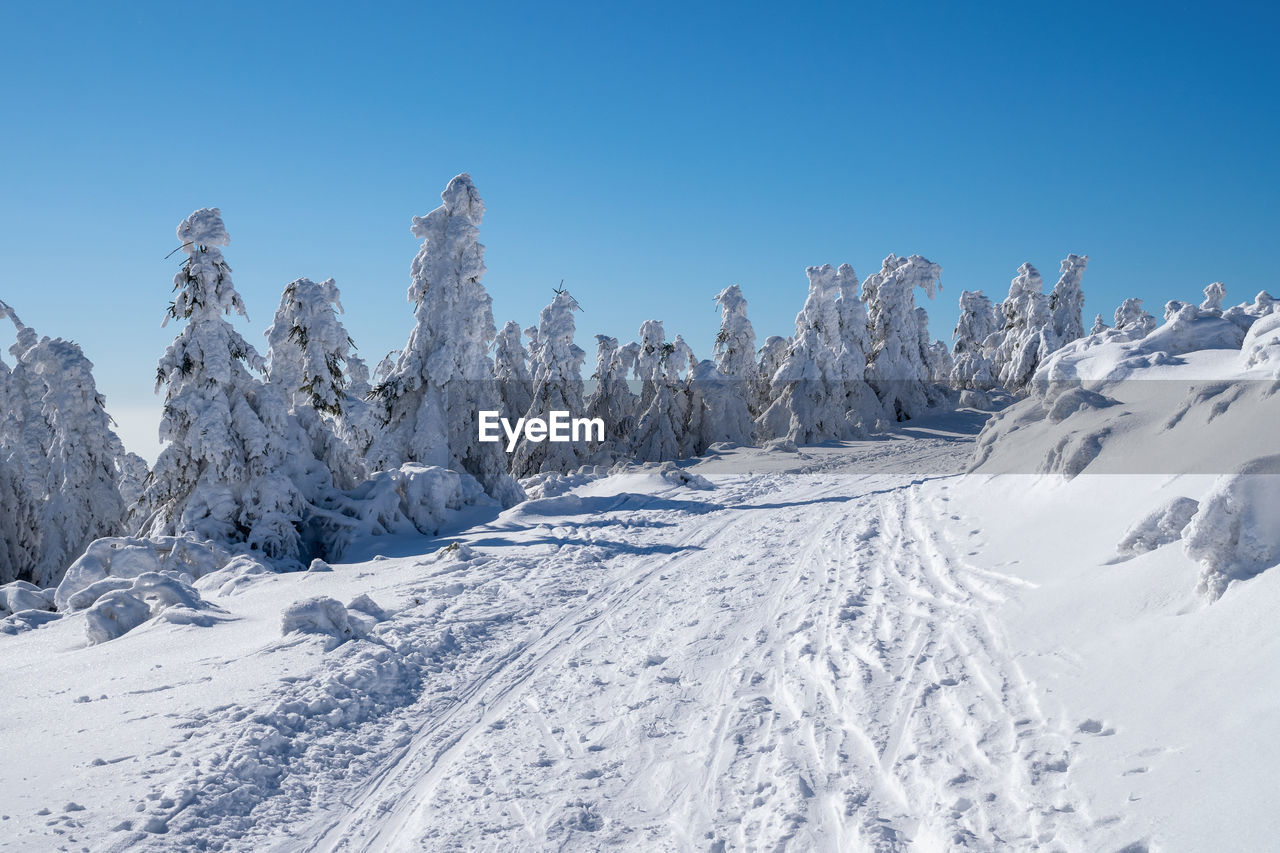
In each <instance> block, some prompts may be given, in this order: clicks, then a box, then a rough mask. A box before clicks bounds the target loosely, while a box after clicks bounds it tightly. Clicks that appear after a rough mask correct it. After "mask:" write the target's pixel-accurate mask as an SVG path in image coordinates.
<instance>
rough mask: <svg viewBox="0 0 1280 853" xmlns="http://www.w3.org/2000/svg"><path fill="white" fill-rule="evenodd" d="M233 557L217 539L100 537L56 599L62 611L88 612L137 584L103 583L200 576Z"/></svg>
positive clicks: (75, 565)
mask: <svg viewBox="0 0 1280 853" xmlns="http://www.w3.org/2000/svg"><path fill="white" fill-rule="evenodd" d="M231 558H232V554H231V552H230V551H228V550H226V549H225V548H222V547H221V546H219V545H215V544H214V543H213V542H201V541H198V540H196V539H192V538H188V537H185V536H159V537H155V538H152V539H133V538H129V537H112V538H106V539H98V540H95V541H94V542H93V543H92V544H90V545H89V547H88V548H87V549H86V550H85V552H84V554H82V555H81V556H80V557H79V559H77V560H76V561H75V562H74V563H72V564H71V566H70V567H69V568H68V569H67V573H66V575H65V576H63V578H62V582H61V583H59V584H58V588H57V590H56V591H55V592H54V596H53V601H54V604H55V606H56V607H57V608H58V610H59V611H63V612H67V611H75V610H83V609H84V608H86V607H88V606H89V605H91V604H93V603H94V601H96V600H97V598H98V596H99V595H101V594H102V593H105V592H107V591H108V590H111V589H127V588H128V587H130V586H132V583H131V582H128V583H114V584H113V583H107V584H101V583H100V582H102V581H106V580H108V579H114V580H115V581H120V580H125V581H131V579H132V578H136V577H138V576H139V575H143V574H146V573H148V572H157V573H163V574H169V575H172V576H174V577H178V576H182V575H186V576H189V577H190V578H192V579H194V578H199V577H201V576H203V575H206V574H209V573H211V572H215V571H217V570H218V569H221V568H222V567H223V566H225V565H226V564H227V563H228V562H229V561H230V560H231ZM95 585H97V586H95ZM94 590H97V595H95V594H93V591H94ZM73 599H74V602H73Z"/></svg>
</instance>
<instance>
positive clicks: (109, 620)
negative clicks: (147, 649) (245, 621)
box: [84, 572, 230, 645]
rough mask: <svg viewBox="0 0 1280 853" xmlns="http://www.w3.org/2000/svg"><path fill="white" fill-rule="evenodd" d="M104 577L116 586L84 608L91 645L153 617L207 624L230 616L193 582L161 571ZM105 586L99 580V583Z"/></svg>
mask: <svg viewBox="0 0 1280 853" xmlns="http://www.w3.org/2000/svg"><path fill="white" fill-rule="evenodd" d="M104 580H105V582H106V583H109V584H110V585H111V586H113V587H115V588H113V589H102V590H101V592H100V594H98V595H96V596H94V601H93V602H92V603H91V604H89V605H88V606H87V609H86V610H85V614H84V615H85V634H86V635H87V637H88V640H89V645H97V644H98V643H104V642H106V641H108V640H114V639H116V638H118V637H121V636H123V635H125V634H127V633H128V632H129V631H132V630H133V629H134V628H137V627H138V626H140V625H142V624H143V623H144V622H147V621H149V620H151V619H160V620H161V621H165V622H170V623H172V624H175V625H198V626H201V627H208V626H210V625H213V624H214V623H216V622H220V621H223V620H225V619H228V618H230V617H229V616H228V615H227V613H226V611H224V610H222V608H220V607H217V606H215V605H213V604H210V603H208V602H207V601H205V600H204V599H202V598H201V597H200V593H199V592H197V591H196V589H195V588H194V587H193V586H191V585H190V584H188V583H185V582H184V581H181V580H179V579H178V578H175V577H170V576H167V575H162V574H160V573H159V572H146V573H145V574H141V575H138V576H137V577H136V578H134V579H133V580H132V581H129V580H126V579H124V578H107V579H104ZM121 584H127V586H121ZM104 585H105V584H104V582H103V581H100V582H99V583H98V584H97V585H96V586H99V587H101V586H104ZM91 588H92V586H91V587H90V588H88V589H91Z"/></svg>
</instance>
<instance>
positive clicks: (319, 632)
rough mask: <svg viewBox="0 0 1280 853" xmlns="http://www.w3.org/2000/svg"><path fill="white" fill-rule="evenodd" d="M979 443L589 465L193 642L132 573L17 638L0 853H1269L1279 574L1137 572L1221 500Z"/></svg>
mask: <svg viewBox="0 0 1280 853" xmlns="http://www.w3.org/2000/svg"><path fill="white" fill-rule="evenodd" d="M980 420H981V419H980V418H977V419H975V417H974V416H970V415H966V414H964V413H959V414H956V415H950V416H946V417H944V418H940V419H934V420H927V419H926V420H917V421H915V422H913V425H912V426H911V427H909V428H907V429H906V430H903V431H899V432H896V433H892V434H890V435H889V436H886V437H882V438H876V439H872V440H865V441H858V442H847V443H844V444H831V445H823V446H818V447H806V448H804V449H803V450H802V451H801V452H798V453H797V452H792V453H769V452H767V451H764V450H760V449H753V448H744V447H728V446H718V447H716V448H713V449H712V450H713V453H712V454H711V455H710V456H708V458H706V459H705V460H702V461H698V462H696V463H693V464H690V463H680V464H673V463H670V462H668V463H665V464H662V465H643V466H623V467H620V468H618V469H617V470H616V471H615V472H614V473H612V474H608V475H605V473H604V472H603V471H600V470H590V471H584V472H582V473H581V474H580V475H575V477H576V479H573V480H572V481H571V482H567V483H565V484H564V486H566V487H567V488H564V487H558V488H557V489H556V496H550V495H548V496H546V497H543V498H542V499H539V500H530V501H527V502H525V503H523V504H520V505H519V506H517V507H515V508H512V509H509V510H506V511H505V512H502V513H501V514H498V512H497V509H496V508H495V509H494V511H493V513H492V514H491V515H490V516H488V518H487V520H486V519H482V520H480V521H479V523H476V521H475V520H474V519H472V520H465V519H464V520H460V521H459V523H460V524H461V525H464V526H463V527H455V528H454V532H452V533H449V534H447V535H445V536H444V537H443V538H440V539H435V540H431V539H427V538H423V537H421V536H413V535H402V536H401V537H399V538H396V537H383V538H381V539H380V540H372V541H374V542H379V543H380V547H381V548H382V549H383V550H382V554H388V555H391V556H388V557H382V558H381V559H379V557H381V554H372V553H371V554H369V555H367V556H368V561H366V562H338V561H330V562H331V568H332V571H326V572H308V573H294V574H277V573H274V572H264V573H258V574H249V575H244V576H243V577H246V578H249V579H250V582H248V583H245V584H239V585H234V586H231V587H230V588H226V581H227V579H228V576H229V575H230V574H233V573H234V572H235V570H234V568H233V566H232V565H230V564H228V565H227V566H225V567H223V568H214V569H213V570H212V571H210V572H208V573H202V576H201V577H199V578H197V579H196V580H194V583H186V584H185V586H184V585H174V586H169V587H167V588H168V589H170V590H177V591H178V593H175V594H179V593H180V594H182V595H189V594H190V592H189V591H190V590H193V589H194V590H196V591H198V593H199V595H200V598H201V600H203V601H204V602H206V603H207V604H208V605H210V606H216V607H217V608H219V609H220V610H221V611H223V613H221V614H219V615H220V617H221V618H219V619H218V620H217V621H214V622H213V623H212V624H210V625H209V626H207V627H197V626H192V625H190V624H179V623H175V622H171V621H165V620H163V619H153V618H150V617H151V609H150V607H149V606H148V605H147V603H146V601H145V600H144V599H145V596H146V595H147V592H146V590H147V589H156V586H155V584H156V581H154V580H152V579H153V578H158V577H162V578H165V579H168V578H169V577H170V575H168V574H166V575H163V576H159V575H154V574H148V573H145V572H144V573H141V574H136V575H131V572H132V568H130V569H126V568H125V566H126V565H130V566H132V565H137V566H144V565H150V564H151V563H150V558H149V557H146V556H145V555H141V556H139V557H136V558H135V557H130V556H125V555H121V556H120V557H119V558H118V559H119V560H120V561H121V562H120V564H119V565H120V570H119V571H118V572H113V573H111V574H105V575H104V577H109V578H115V579H119V580H122V581H123V582H125V583H128V584H130V585H131V589H130V590H129V591H124V592H109V593H107V596H115V598H106V596H104V597H103V598H100V599H99V600H98V601H99V603H101V602H103V601H104V599H105V600H106V601H107V602H109V603H110V607H111V613H110V614H108V613H106V612H105V611H106V610H107V607H106V606H105V605H104V606H102V610H103V613H102V616H103V619H104V621H106V623H107V624H105V625H104V627H103V630H106V631H111V630H114V628H115V626H120V627H123V626H125V625H127V624H130V623H132V622H138V625H137V627H135V628H134V630H131V631H128V632H126V633H122V634H120V635H119V636H116V637H115V638H113V639H109V640H107V641H104V642H100V643H98V644H96V645H87V644H86V642H85V636H84V631H85V628H84V627H81V626H79V625H78V624H77V623H76V621H75V619H74V618H73V617H70V616H66V617H63V618H62V619H58V620H55V621H53V622H50V623H48V624H46V625H44V626H43V627H39V628H37V629H35V630H26V631H23V632H21V633H19V634H16V635H15V636H3V637H0V643H3V644H5V646H6V653H5V654H3V655H0V678H3V679H4V681H5V683H6V684H7V685H9V689H10V690H12V691H14V692H15V693H16V694H17V695H23V696H27V697H30V699H29V701H30V702H31V703H32V704H31V705H30V706H29V707H31V708H32V709H34V708H47V709H49V711H50V713H26V714H23V715H19V716H12V715H10V716H7V717H6V718H5V719H4V720H3V721H0V738H2V739H3V747H4V750H5V753H6V761H7V765H6V766H7V769H8V773H7V778H8V779H12V780H13V781H14V782H15V784H12V785H6V786H5V791H4V802H5V807H4V812H5V814H8V815H9V816H10V821H8V822H6V833H7V835H6V838H7V839H8V840H7V841H6V842H0V846H5V845H6V844H7V845H11V846H14V848H15V849H19V848H26V849H31V848H32V847H33V846H36V847H43V846H49V845H51V844H67V845H70V846H76V845H85V846H89V847H90V848H92V849H98V848H106V847H114V846H121V845H136V846H138V847H139V848H140V849H176V848H182V847H186V846H190V845H192V844H196V843H199V844H201V845H204V846H207V847H209V848H229V849H299V848H301V849H348V848H358V849H386V848H391V849H400V848H411V849H418V848H423V847H425V848H429V849H447V848H475V847H497V848H504V849H510V848H520V849H524V848H538V849H541V848H547V847H562V848H568V849H598V848H600V847H603V846H617V845H621V846H624V847H630V848H636V847H642V848H659V849H665V848H683V847H691V846H692V847H699V846H702V845H706V846H709V847H715V846H716V845H720V846H722V847H723V848H724V849H733V848H737V847H746V846H766V847H770V848H773V847H776V846H778V845H780V844H781V845H785V846H790V847H795V848H797V849H813V848H851V849H864V848H865V849H876V848H877V847H879V848H884V849H895V846H896V847H902V848H910V849H915V848H919V849H928V848H946V847H950V846H951V845H953V844H959V843H961V840H963V841H964V843H967V844H968V845H969V846H971V847H976V848H979V849H993V848H1013V849H1030V848H1035V847H1046V848H1063V849H1082V850H1093V849H1112V850H1115V849H1121V848H1123V847H1125V846H1126V845H1131V844H1144V845H1146V846H1147V847H1148V848H1149V849H1156V848H1158V847H1161V846H1173V847H1179V846H1184V845H1185V846H1187V847H1191V848H1195V849H1205V848H1215V849H1220V848H1232V849H1241V848H1246V847H1250V846H1253V847H1255V848H1256V847H1257V846H1258V844H1259V843H1261V839H1263V838H1266V837H1269V833H1271V832H1273V831H1274V830H1275V829H1276V825H1275V823H1274V818H1273V817H1272V809H1271V804H1270V802H1269V797H1268V796H1267V795H1266V793H1265V792H1266V791H1267V790H1269V786H1268V781H1267V780H1268V779H1269V777H1270V773H1271V768H1272V767H1273V766H1274V764H1275V762H1276V761H1277V760H1280V751H1278V750H1280V748H1278V747H1277V746H1276V745H1275V744H1276V743H1277V742H1280V741H1277V739H1275V738H1270V737H1263V738H1261V739H1260V738H1259V736H1258V735H1259V733H1260V732H1268V731H1270V730H1271V726H1269V725H1268V723H1267V721H1268V720H1269V719H1270V716H1269V711H1268V709H1269V708H1270V707H1271V705H1272V704H1273V703H1274V701H1275V696H1274V690H1272V689H1271V688H1270V687H1267V686H1266V685H1270V684H1273V683H1276V682H1275V679H1274V678H1268V677H1267V676H1268V674H1275V673H1278V672H1280V664H1278V662H1280V643H1275V642H1270V641H1268V640H1266V637H1269V636H1271V634H1272V632H1270V631H1269V629H1267V627H1266V626H1267V625H1269V624H1270V620H1271V614H1273V613H1274V609H1275V607H1276V605H1277V604H1280V572H1262V573H1261V574H1258V575H1255V576H1254V577H1253V578H1252V579H1250V580H1247V581H1242V582H1237V583H1235V584H1232V585H1231V586H1229V587H1228V588H1227V589H1226V592H1225V594H1224V595H1223V596H1222V597H1221V599H1219V600H1218V601H1217V602H1216V603H1213V604H1211V605H1210V604H1208V603H1207V600H1206V599H1205V598H1203V597H1198V596H1197V594H1196V593H1195V591H1194V586H1195V584H1196V582H1197V576H1198V574H1199V572H1200V567H1199V566H1198V565H1197V563H1196V562H1195V560H1194V559H1193V558H1191V557H1188V556H1187V555H1186V554H1184V553H1183V551H1182V549H1181V548H1178V547H1163V546H1156V547H1154V549H1152V550H1143V549H1132V550H1133V551H1134V552H1135V553H1134V556H1132V557H1131V559H1128V560H1126V561H1125V562H1123V563H1115V562H1114V557H1115V550H1114V548H1115V543H1117V542H1119V541H1120V540H1121V539H1123V538H1124V534H1125V532H1126V529H1127V528H1128V527H1129V526H1131V524H1132V521H1133V520H1135V519H1138V518H1141V517H1142V516H1144V515H1147V514H1150V513H1151V511H1152V510H1156V509H1160V508H1168V507H1174V506H1177V505H1178V502H1177V501H1176V500H1175V498H1185V496H1187V495H1193V496H1203V495H1206V494H1209V493H1210V492H1212V491H1213V489H1214V481H1213V478H1210V477H1204V476H1199V477H1194V476H1187V475H1180V476H1172V477H1171V476H1166V475H1161V476H1150V475H1147V476H1140V475H1108V476H1104V477H1090V476H1081V477H1077V478H1076V479H1074V480H1072V481H1069V482H1064V481H1061V480H1055V479H1046V478H1039V477H1033V476H1026V475H1002V476H998V477H991V476H987V475H959V474H957V473H956V472H958V471H960V470H962V469H963V468H964V467H965V465H966V464H967V461H968V458H969V456H970V455H971V453H972V451H973V439H974V434H975V432H976V427H977V426H978V425H979V424H980ZM1069 420H1070V418H1068V419H1067V421H1069ZM1067 421H1064V423H1066V422H1067ZM558 476H564V475H558ZM1117 476H1119V477H1121V478H1122V487H1117V484H1118V483H1120V482H1121V480H1117ZM546 482H547V483H549V482H550V481H549V480H547V481H546ZM708 487H710V488H708ZM1204 503H1205V501H1204V500H1203V499H1202V500H1201V505H1204ZM1254 505H1256V506H1259V507H1267V506H1270V507H1274V506H1275V505H1276V504H1275V503H1274V502H1271V503H1258V504H1254ZM1166 515H1170V513H1167V512H1165V511H1164V510H1161V516H1162V517H1164V516H1166ZM1172 515H1179V513H1178V512H1174V513H1172ZM1165 526H1166V527H1169V526H1176V521H1171V522H1170V523H1169V524H1168V525H1165ZM1159 527H1160V524H1159V523H1157V525H1156V528H1159ZM1081 531H1089V532H1090V533H1089V535H1088V536H1081V535H1080V532H1081ZM1148 544H1153V545H1154V544H1155V543H1148ZM115 550H117V551H119V550H122V549H115ZM1139 552H1140V553H1139ZM130 553H132V552H130ZM357 559H364V558H363V557H357ZM1277 559H1280V557H1278V558H1277ZM131 560H133V561H135V562H130V561H131ZM195 574H196V572H191V575H192V576H195ZM127 575H131V576H127ZM86 577H87V576H86ZM140 581H141V583H139V582H140ZM1241 583H1243V584H1247V585H1248V589H1245V588H1244V587H1242V586H1241ZM125 595H128V596H129V597H130V598H132V599H134V600H135V601H139V602H140V603H141V606H140V607H139V606H137V605H133V604H130V602H129V599H127V598H125V597H124V596H125ZM161 600H162V599H161V598H159V597H158V598H157V599H156V602H155V605H158V604H159V603H160V601H161ZM166 600H167V599H166ZM288 602H295V603H293V604H288ZM342 602H348V603H347V604H343V603H342ZM94 606H95V607H97V606H99V605H94ZM170 609H171V610H177V609H178V608H177V607H171V608H170ZM109 616H113V617H114V619H110V618H108V617H109ZM138 620H143V621H140V622H139V621H138ZM86 621H87V620H86ZM1175 624H1176V625H1178V626H1180V627H1179V628H1178V630H1177V631H1173V630H1171V629H1172V626H1173V625H1175ZM144 626H145V627H144ZM194 631H198V632H200V638H201V639H200V641H199V642H196V641H194V636H195V635H193V634H192V633H191V632H194ZM47 661H53V662H54V664H53V665H50V664H48V663H44V662H47ZM1260 677H1261V678H1260ZM1188 685H1194V689H1191V688H1189V687H1188ZM55 709H56V713H54V711H55ZM55 731H56V732H57V735H56V737H55V736H53V733H54V732H55ZM1191 779H1194V780H1195V782H1194V784H1195V790H1196V791H1197V792H1198V793H1197V797H1198V798H1199V800H1200V802H1201V804H1202V806H1203V807H1197V808H1194V809H1189V808H1187V807H1186V802H1187V799H1186V797H1187V794H1186V790H1187V786H1188V784H1190V783H1189V780H1191ZM69 801H70V802H74V803H76V804H79V805H80V806H81V807H82V810H75V811H66V810H65V804H66V803H68V802H69ZM46 809H47V810H48V812H47V813H46V814H41V812H42V811H45V810H46ZM73 839H74V840H73ZM1135 849H1136V848H1135Z"/></svg>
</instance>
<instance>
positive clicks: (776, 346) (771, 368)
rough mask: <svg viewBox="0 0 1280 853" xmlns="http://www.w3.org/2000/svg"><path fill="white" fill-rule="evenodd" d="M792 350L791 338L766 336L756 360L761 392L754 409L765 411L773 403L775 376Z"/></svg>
mask: <svg viewBox="0 0 1280 853" xmlns="http://www.w3.org/2000/svg"><path fill="white" fill-rule="evenodd" d="M790 350H791V339H790V338H784V337H782V336H781V335H770V336H769V337H767V338H765V341H764V345H763V346H762V347H760V353H759V359H758V360H757V362H756V369H757V371H758V376H759V380H758V381H759V384H758V386H757V387H758V389H759V393H758V395H757V397H756V402H755V404H754V405H753V406H752V407H751V409H752V411H755V412H764V410H765V409H767V408H769V406H770V405H771V404H772V403H773V377H774V376H776V375H777V373H778V368H780V367H782V363H783V362H784V361H786V360H787V353H788V352H789V351H790ZM757 417H759V415H757Z"/></svg>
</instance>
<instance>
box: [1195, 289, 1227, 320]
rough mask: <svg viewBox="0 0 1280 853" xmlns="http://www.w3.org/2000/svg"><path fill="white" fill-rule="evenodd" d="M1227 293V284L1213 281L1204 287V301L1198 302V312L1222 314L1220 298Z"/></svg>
mask: <svg viewBox="0 0 1280 853" xmlns="http://www.w3.org/2000/svg"><path fill="white" fill-rule="evenodd" d="M1226 295H1227V286H1226V285H1225V284H1223V283H1222V282H1220V281H1215V282H1214V283H1213V284H1210V285H1209V286H1208V287H1206V288H1205V289H1204V302H1201V303H1200V313H1201V314H1209V315H1215V316H1221V315H1222V300H1223V298H1224V297H1225V296H1226Z"/></svg>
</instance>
